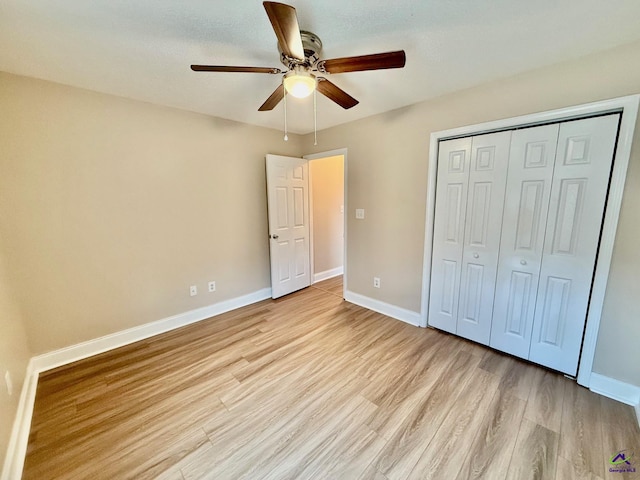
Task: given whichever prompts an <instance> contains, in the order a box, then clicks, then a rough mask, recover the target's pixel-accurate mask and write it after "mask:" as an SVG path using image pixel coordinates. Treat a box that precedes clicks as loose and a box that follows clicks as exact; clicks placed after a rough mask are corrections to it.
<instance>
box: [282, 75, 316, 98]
mask: <svg viewBox="0 0 640 480" xmlns="http://www.w3.org/2000/svg"><path fill="white" fill-rule="evenodd" d="M284 88H285V89H286V90H287V93H288V94H290V95H293V96H294V97H296V98H306V97H308V96H309V95H311V94H312V93H313V91H314V90H315V89H316V79H315V78H313V77H312V76H311V75H300V74H295V75H291V76H288V77H285V79H284Z"/></svg>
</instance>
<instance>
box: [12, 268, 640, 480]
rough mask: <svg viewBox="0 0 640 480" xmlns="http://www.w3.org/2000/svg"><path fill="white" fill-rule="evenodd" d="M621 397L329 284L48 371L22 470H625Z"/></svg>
mask: <svg viewBox="0 0 640 480" xmlns="http://www.w3.org/2000/svg"><path fill="white" fill-rule="evenodd" d="M625 449H626V450H627V451H634V450H635V451H636V452H638V456H637V457H636V459H635V460H634V462H635V465H634V466H635V467H636V470H639V471H640V429H639V428H638V425H637V422H636V419H635V414H634V412H633V411H632V409H631V407H628V406H626V405H622V404H620V403H617V402H615V401H612V400H609V399H606V398H603V397H600V396H598V395H595V394H593V393H591V392H590V391H588V390H586V389H583V388H582V387H579V386H578V385H577V384H576V383H575V382H572V381H571V380H568V379H566V378H564V377H563V376H561V375H559V374H556V373H553V372H550V371H548V370H545V369H543V368H540V367H537V366H534V365H531V364H529V363H527V362H522V361H520V360H517V359H515V358H512V357H509V356H507V355H502V354H500V353H497V352H495V351H493V350H490V349H487V348H484V347H481V346H479V345H476V344H473V343H471V342H467V341H465V340H462V339H460V338H457V337H455V336H452V335H448V334H445V333H441V332H439V331H436V330H432V329H419V328H415V327H412V326H410V325H407V324H404V323H402V322H399V321H396V320H393V319H390V318H388V317H385V316H384V315H381V314H378V313H375V312H372V311H369V310H366V309H364V308H360V307H357V306H355V305H352V304H349V303H347V302H344V301H343V300H342V281H341V278H340V277H337V278H335V279H330V280H327V281H325V282H321V283H318V284H316V285H314V286H313V287H310V288H307V289H305V290H303V291H300V292H297V293H294V294H292V295H289V296H287V297H284V298H281V299H278V300H275V301H273V300H268V301H264V302H260V303H258V304H255V305H251V306H248V307H245V308H242V309H239V310H236V311H233V312H229V313H227V314H224V315H220V316H218V317H214V318H211V319H209V320H205V321H203V322H199V323H197V324H194V325H191V326H188V327H184V328H182V329H179V330H175V331H172V332H168V333H166V334H163V335H159V336H157V337H154V338H151V339H148V340H145V341H142V342H138V343H136V344H133V345H129V346H126V347H123V348H120V349H117V350H114V351H111V352H107V353H105V354H102V355H98V356H96V357H92V358H89V359H86V360H83V361H80V362H77V363H75V364H73V365H68V366H64V367H61V368H59V369H56V370H53V371H50V372H46V373H44V374H43V375H41V378H40V381H39V383H38V391H37V398H36V404H35V410H34V415H33V423H32V427H31V435H30V440H29V447H28V452H27V457H26V462H25V470H24V475H23V478H25V479H38V480H47V479H70V480H71V479H91V480H100V479H110V480H112V479H165V480H191V479H194V480H195V479H216V480H220V479H234V480H235V479H252V480H253V479H278V480H280V479H347V480H348V479H354V480H358V479H359V480H403V479H443V480H449V479H460V480H462V479H489V480H494V479H496V480H499V479H561V480H564V479H574V478H575V479H601V480H604V479H638V478H640V474H639V473H612V472H609V467H610V465H609V463H608V461H609V458H610V457H611V456H612V455H614V454H615V453H616V452H618V451H620V450H625Z"/></svg>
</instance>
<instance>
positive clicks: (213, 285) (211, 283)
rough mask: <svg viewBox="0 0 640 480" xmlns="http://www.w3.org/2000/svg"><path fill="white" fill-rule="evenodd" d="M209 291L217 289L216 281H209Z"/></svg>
mask: <svg viewBox="0 0 640 480" xmlns="http://www.w3.org/2000/svg"><path fill="white" fill-rule="evenodd" d="M209 291H210V292H215V291H216V282H209Z"/></svg>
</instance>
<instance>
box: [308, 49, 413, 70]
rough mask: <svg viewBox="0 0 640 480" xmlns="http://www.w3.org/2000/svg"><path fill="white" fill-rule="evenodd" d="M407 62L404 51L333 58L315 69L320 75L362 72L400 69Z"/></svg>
mask: <svg viewBox="0 0 640 480" xmlns="http://www.w3.org/2000/svg"><path fill="white" fill-rule="evenodd" d="M406 61H407V57H406V55H405V53H404V50H398V51H395V52H386V53H374V54H372V55H360V56H358V57H344V58H333V59H330V60H320V61H319V62H318V63H317V65H316V68H317V69H318V71H319V72H322V73H344V72H362V71H364V70H384V69H386V68H402V67H404V65H405V63H406Z"/></svg>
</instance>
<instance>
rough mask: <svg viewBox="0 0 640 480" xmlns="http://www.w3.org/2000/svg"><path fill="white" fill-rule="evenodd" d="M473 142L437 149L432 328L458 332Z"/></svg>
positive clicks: (447, 142) (449, 142)
mask: <svg viewBox="0 0 640 480" xmlns="http://www.w3.org/2000/svg"><path fill="white" fill-rule="evenodd" d="M470 156H471V138H460V139H456V140H445V141H442V142H440V144H439V146H438V172H437V190H436V215H435V219H434V226H433V253H432V263H431V264H432V267H431V292H430V297H429V325H431V326H433V327H436V328H439V329H441V330H445V331H447V332H450V333H455V331H456V317H457V312H458V294H459V290H460V265H461V262H462V250H463V240H464V222H465V209H466V204H467V185H468V182H469V162H470Z"/></svg>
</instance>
